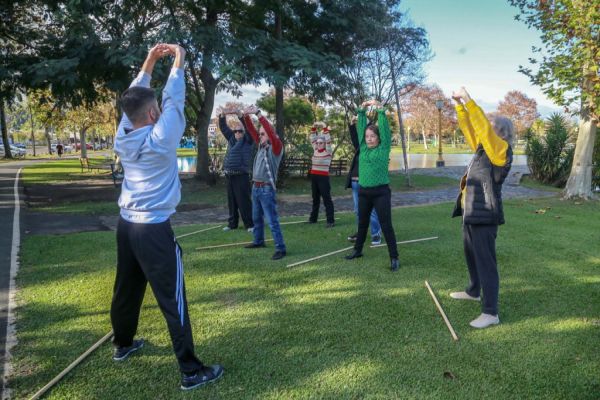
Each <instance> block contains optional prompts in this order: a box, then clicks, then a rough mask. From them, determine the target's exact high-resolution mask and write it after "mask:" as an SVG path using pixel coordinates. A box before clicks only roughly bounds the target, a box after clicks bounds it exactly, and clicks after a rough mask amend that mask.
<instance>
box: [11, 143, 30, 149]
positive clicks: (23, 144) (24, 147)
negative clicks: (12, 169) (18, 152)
mask: <svg viewBox="0 0 600 400" xmlns="http://www.w3.org/2000/svg"><path fill="white" fill-rule="evenodd" d="M13 145H14V146H16V147H18V148H20V149H23V150H25V149H27V145H26V144H25V143H13Z"/></svg>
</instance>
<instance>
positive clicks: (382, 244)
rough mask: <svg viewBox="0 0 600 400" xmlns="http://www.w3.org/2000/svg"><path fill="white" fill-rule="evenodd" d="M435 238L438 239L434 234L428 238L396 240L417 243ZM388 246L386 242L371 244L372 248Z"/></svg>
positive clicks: (404, 242)
mask: <svg viewBox="0 0 600 400" xmlns="http://www.w3.org/2000/svg"><path fill="white" fill-rule="evenodd" d="M434 239H438V237H437V236H432V237H428V238H423V239H413V240H403V241H402V242H396V244H407V243H416V242H424V241H426V240H434ZM384 246H387V244H386V243H381V244H376V245H374V246H369V247H370V248H372V249H374V248H375V247H384Z"/></svg>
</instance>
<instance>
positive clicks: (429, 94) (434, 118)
mask: <svg viewBox="0 0 600 400" xmlns="http://www.w3.org/2000/svg"><path fill="white" fill-rule="evenodd" d="M437 100H444V104H443V106H442V135H443V134H444V133H446V134H450V133H452V132H453V131H454V128H455V127H456V119H455V112H454V107H453V106H452V100H451V99H450V98H447V97H446V96H445V95H444V92H443V91H442V89H440V87H439V86H437V85H421V86H417V87H416V88H415V89H414V90H412V91H411V92H409V93H408V94H407V95H406V96H405V97H404V98H403V99H402V105H401V107H402V112H403V113H404V115H405V116H406V118H407V121H406V122H407V125H408V126H409V127H410V129H411V130H412V131H413V132H416V134H417V135H419V134H420V135H421V136H422V137H423V143H424V146H425V149H427V137H428V136H429V135H431V134H433V135H434V136H436V137H437V133H438V119H439V111H438V109H437V107H436V101H437ZM437 140H440V138H439V137H438V138H437Z"/></svg>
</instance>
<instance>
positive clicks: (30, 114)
mask: <svg viewBox="0 0 600 400" xmlns="http://www.w3.org/2000/svg"><path fill="white" fill-rule="evenodd" d="M29 120H30V121H31V145H32V146H33V156H34V157H35V130H34V126H33V111H32V110H31V104H30V105H29Z"/></svg>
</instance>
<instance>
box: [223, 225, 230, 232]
mask: <svg viewBox="0 0 600 400" xmlns="http://www.w3.org/2000/svg"><path fill="white" fill-rule="evenodd" d="M230 230H231V228H230V227H228V226H226V227H225V228H223V232H228V231H230Z"/></svg>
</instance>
